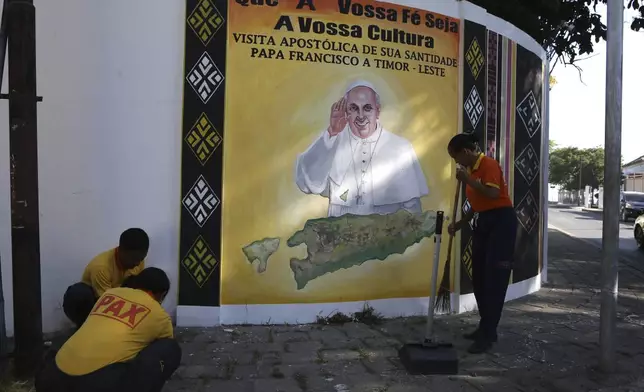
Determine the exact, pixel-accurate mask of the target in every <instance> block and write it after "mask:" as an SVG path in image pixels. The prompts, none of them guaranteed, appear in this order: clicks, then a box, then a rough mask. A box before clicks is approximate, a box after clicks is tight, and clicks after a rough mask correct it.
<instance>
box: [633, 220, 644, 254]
mask: <svg viewBox="0 0 644 392" xmlns="http://www.w3.org/2000/svg"><path fill="white" fill-rule="evenodd" d="M633 234H634V235H635V241H636V242H637V246H639V247H640V249H642V250H644V215H640V216H639V217H638V218H637V219H635V228H634V229H633Z"/></svg>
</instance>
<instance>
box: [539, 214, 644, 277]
mask: <svg viewBox="0 0 644 392" xmlns="http://www.w3.org/2000/svg"><path fill="white" fill-rule="evenodd" d="M548 224H549V225H551V226H552V227H556V228H558V229H561V230H564V231H566V232H567V233H570V234H572V235H574V236H576V237H579V238H583V239H586V240H588V241H590V243H593V244H595V245H596V246H599V247H601V244H602V214H601V212H597V211H591V210H587V211H584V210H582V209H581V208H575V207H573V208H553V207H551V208H550V209H548ZM619 226H620V233H619V234H620V235H619V236H620V243H619V247H620V251H621V254H622V256H623V257H625V258H627V259H628V260H627V261H631V262H632V264H633V263H634V264H635V265H637V266H639V268H640V269H641V270H642V271H644V252H641V251H640V250H639V249H637V244H636V242H635V239H634V238H633V222H632V221H631V222H628V223H624V222H621V223H620V225H619Z"/></svg>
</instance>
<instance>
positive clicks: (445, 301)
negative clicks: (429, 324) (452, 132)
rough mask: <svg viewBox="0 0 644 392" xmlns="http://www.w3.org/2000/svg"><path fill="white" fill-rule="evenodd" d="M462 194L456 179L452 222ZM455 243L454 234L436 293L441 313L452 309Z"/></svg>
mask: <svg viewBox="0 0 644 392" xmlns="http://www.w3.org/2000/svg"><path fill="white" fill-rule="evenodd" d="M460 195H461V182H460V181H456V192H455V194H454V209H453V210H452V222H454V223H456V213H457V212H458V199H459V196H460ZM453 243H454V236H453V235H450V236H449V242H448V243H447V260H446V261H445V269H444V270H443V278H442V279H441V285H440V288H439V289H438V294H437V295H436V304H435V308H436V309H437V311H438V312H440V313H448V312H449V311H450V310H451V306H450V296H451V284H450V283H451V279H450V275H451V272H452V269H451V264H452V244H453Z"/></svg>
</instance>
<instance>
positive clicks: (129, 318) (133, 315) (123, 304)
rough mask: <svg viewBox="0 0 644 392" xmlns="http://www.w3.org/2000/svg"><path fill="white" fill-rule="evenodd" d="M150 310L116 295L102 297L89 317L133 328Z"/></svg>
mask: <svg viewBox="0 0 644 392" xmlns="http://www.w3.org/2000/svg"><path fill="white" fill-rule="evenodd" d="M148 314H150V309H148V308H147V307H145V306H143V305H141V304H138V303H136V302H132V301H128V300H126V299H124V298H121V297H119V296H117V295H111V294H110V295H104V296H102V297H101V298H100V299H99V300H98V302H97V303H96V305H95V306H94V309H93V310H92V313H90V315H93V316H102V317H107V318H110V319H112V320H116V321H118V322H121V323H123V324H125V325H127V326H128V327H130V328H135V327H136V326H137V325H139V323H141V321H143V319H144V318H146V317H147V315H148Z"/></svg>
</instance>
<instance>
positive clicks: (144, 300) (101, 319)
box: [56, 287, 174, 376]
mask: <svg viewBox="0 0 644 392" xmlns="http://www.w3.org/2000/svg"><path fill="white" fill-rule="evenodd" d="M173 337H174V331H173V328H172V321H171V319H170V316H169V315H168V313H166V311H165V310H164V309H163V307H162V306H161V304H160V303H159V302H158V301H156V300H155V299H154V298H153V297H152V296H151V295H150V294H148V293H146V292H145V291H142V290H136V289H130V288H125V287H118V288H114V289H109V290H107V291H106V292H105V293H104V294H103V295H102V296H101V297H100V298H99V299H98V301H97V302H96V305H94V309H92V312H91V313H90V315H89V317H88V318H87V320H86V321H85V323H83V325H82V326H81V327H80V329H79V330H78V331H77V332H76V333H75V334H74V335H73V336H72V337H71V338H69V340H68V341H67V342H66V343H65V344H64V345H63V347H61V349H60V350H59V351H58V353H57V354H56V365H57V366H58V368H59V369H60V370H61V371H62V372H63V373H65V374H68V375H70V376H83V375H86V374H89V373H92V372H94V371H96V370H98V369H101V368H103V367H105V366H108V365H111V364H113V363H120V362H127V361H129V360H131V359H133V358H134V357H136V356H137V355H138V354H139V352H141V350H143V349H144V348H145V347H147V346H148V345H149V344H150V343H152V342H154V341H155V340H157V339H164V338H173Z"/></svg>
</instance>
